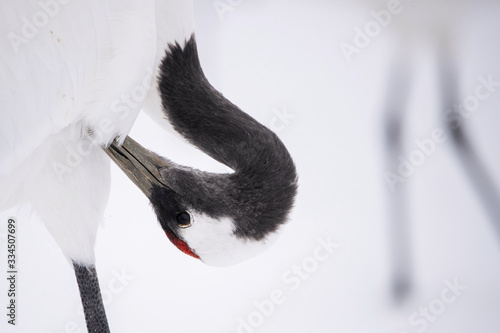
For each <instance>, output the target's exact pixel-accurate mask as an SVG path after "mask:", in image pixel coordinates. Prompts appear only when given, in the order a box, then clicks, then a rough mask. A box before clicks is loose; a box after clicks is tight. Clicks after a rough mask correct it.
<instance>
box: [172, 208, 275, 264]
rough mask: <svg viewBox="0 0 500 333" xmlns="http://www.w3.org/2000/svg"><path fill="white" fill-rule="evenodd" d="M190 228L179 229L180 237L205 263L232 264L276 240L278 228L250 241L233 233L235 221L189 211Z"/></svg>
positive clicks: (250, 256)
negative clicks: (190, 217)
mask: <svg viewBox="0 0 500 333" xmlns="http://www.w3.org/2000/svg"><path fill="white" fill-rule="evenodd" d="M191 216H192V219H193V222H192V225H191V226H190V227H189V228H186V229H180V231H179V234H180V236H181V238H182V239H183V240H184V241H185V242H186V243H187V244H189V247H190V248H191V249H192V250H193V251H194V252H195V253H196V254H197V255H198V256H199V257H200V259H201V260H202V261H203V262H204V263H205V264H207V265H211V266H221V267H223V266H231V265H234V264H237V263H240V262H242V261H245V260H247V259H250V258H252V257H255V256H256V255H258V254H260V253H262V252H264V251H265V250H266V249H267V248H269V247H270V246H271V245H273V244H274V243H275V241H276V240H277V239H278V235H279V230H278V231H277V232H275V233H272V234H269V235H268V236H267V237H266V239H264V240H260V241H253V240H250V239H243V238H239V237H237V236H236V235H235V234H234V230H235V224H234V221H233V220H232V219H230V218H228V217H223V218H220V219H215V218H212V217H210V216H207V215H205V214H202V213H198V212H192V213H191Z"/></svg>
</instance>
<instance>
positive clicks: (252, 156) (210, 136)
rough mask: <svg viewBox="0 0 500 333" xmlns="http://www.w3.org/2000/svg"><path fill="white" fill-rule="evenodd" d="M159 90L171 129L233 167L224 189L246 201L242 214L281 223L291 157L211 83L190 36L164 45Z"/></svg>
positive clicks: (291, 183) (290, 192) (291, 178)
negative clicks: (165, 48)
mask: <svg viewBox="0 0 500 333" xmlns="http://www.w3.org/2000/svg"><path fill="white" fill-rule="evenodd" d="M159 90H160V94H161V96H162V103H163V109H164V112H165V113H166V115H167V117H168V119H169V121H170V122H171V123H172V125H173V126H174V128H175V129H176V130H177V131H178V132H179V133H181V134H182V135H183V136H184V137H185V138H186V139H187V140H188V141H189V142H191V143H192V144H193V145H195V146H197V147H198V148H199V149H201V150H202V151H203V152H205V153H206V154H208V155H210V156H211V157H212V158H214V159H216V160H217V161H219V162H221V163H224V164H225V165H227V166H229V167H230V168H232V169H233V170H234V171H235V173H234V174H232V175H230V176H229V177H230V178H231V181H230V183H231V184H232V188H231V189H228V190H230V192H232V193H231V196H232V197H233V199H235V200H236V201H235V202H237V203H238V204H239V205H245V203H246V204H247V205H248V207H247V209H246V210H245V212H244V213H242V214H251V215H253V217H254V218H259V219H261V220H262V221H261V222H262V223H261V224H260V226H259V228H262V227H263V226H264V225H266V221H265V220H267V219H274V223H268V224H267V225H269V228H270V229H273V228H274V229H275V228H276V224H278V225H279V224H280V223H282V222H284V220H285V218H286V215H287V213H288V211H289V210H290V208H291V206H292V204H293V199H294V196H295V194H296V178H297V175H296V171H295V166H294V163H293V161H292V158H291V157H290V155H289V153H288V151H287V149H286V148H285V146H284V145H283V143H282V142H281V140H280V139H279V138H278V137H277V136H276V134H275V133H273V132H272V131H270V130H269V129H268V128H266V127H264V126H263V125H261V124H260V123H258V122H257V121H256V120H255V119H253V118H252V117H250V116H249V115H247V114H246V113H244V112H243V111H241V110H240V109H239V108H238V107H237V106H236V105H234V104H232V103H231V102H230V101H228V100H227V99H226V98H224V96H223V95H222V94H221V93H219V92H218V91H217V90H215V89H214V88H213V87H212V86H211V85H210V83H209V82H208V80H207V79H206V78H205V75H204V74H203V70H202V68H201V66H200V61H199V58H198V52H197V48H196V41H195V38H194V36H192V37H191V38H190V39H189V40H188V41H186V44H185V46H183V47H182V46H181V45H179V44H175V45H169V49H168V50H167V54H166V56H165V58H164V59H163V62H162V64H161V67H160V77H159ZM235 209H236V208H235ZM248 210H251V211H248ZM256 215H257V216H256ZM241 219H245V218H244V217H243V216H241ZM276 220H277V221H276ZM269 222H271V221H269ZM241 224H242V225H245V224H246V225H247V226H246V227H243V228H246V229H249V230H247V231H248V232H244V231H241V234H251V235H252V236H254V238H259V237H261V236H263V235H264V234H265V233H266V232H268V231H271V230H262V232H260V231H257V230H255V227H254V226H250V225H249V224H250V223H245V222H244V221H243V220H242V221H241ZM251 229H253V230H251ZM264 229H266V228H265V227H264Z"/></svg>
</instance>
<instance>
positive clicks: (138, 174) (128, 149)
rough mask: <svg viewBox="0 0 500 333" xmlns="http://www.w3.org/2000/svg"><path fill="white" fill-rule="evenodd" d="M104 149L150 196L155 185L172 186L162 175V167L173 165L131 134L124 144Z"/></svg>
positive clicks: (112, 145) (113, 144)
mask: <svg viewBox="0 0 500 333" xmlns="http://www.w3.org/2000/svg"><path fill="white" fill-rule="evenodd" d="M104 151H105V152H106V154H108V155H109V157H111V159H112V160H113V161H114V162H115V163H116V165H118V166H119V167H120V169H122V171H123V172H125V174H126V175H127V176H128V177H129V178H130V180H132V181H133V182H134V184H135V185H137V187H139V188H140V189H141V191H142V192H143V193H144V194H145V195H146V196H147V197H148V198H149V197H150V195H151V191H152V188H153V186H160V187H167V188H170V186H168V184H167V183H166V182H165V180H164V179H163V177H162V176H161V174H160V169H162V168H165V167H171V166H172V165H171V164H170V163H168V162H167V161H165V160H164V159H163V158H161V157H160V156H158V155H156V154H155V153H153V152H151V151H149V150H147V149H146V148H144V147H143V146H141V145H140V144H138V143H137V142H136V141H134V140H133V139H132V138H130V137H129V136H127V137H126V138H125V141H124V142H123V145H122V146H117V145H116V144H115V143H112V144H111V145H110V146H109V148H104Z"/></svg>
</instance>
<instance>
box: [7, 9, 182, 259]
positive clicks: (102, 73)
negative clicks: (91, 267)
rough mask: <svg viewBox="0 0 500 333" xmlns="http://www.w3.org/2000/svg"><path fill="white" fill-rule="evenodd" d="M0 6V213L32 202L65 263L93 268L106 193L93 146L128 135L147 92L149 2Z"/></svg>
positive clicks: (151, 43)
mask: <svg viewBox="0 0 500 333" xmlns="http://www.w3.org/2000/svg"><path fill="white" fill-rule="evenodd" d="M178 3H183V2H181V1H178ZM182 6H184V5H182ZM0 9H1V10H0V32H1V35H2V36H3V37H5V38H1V39H0V49H1V50H2V52H1V53H0V62H1V66H0V110H1V113H0V156H1V160H0V186H1V188H2V192H1V193H0V209H1V210H3V209H7V208H9V207H12V206H15V205H19V204H29V205H30V206H31V207H32V208H33V209H34V211H35V212H36V213H37V214H38V215H39V216H40V217H41V219H42V221H44V223H45V224H46V226H47V228H48V230H49V231H50V233H51V234H52V236H53V237H54V239H55V240H56V242H57V243H58V244H59V246H60V247H61V249H62V250H63V252H64V254H65V255H66V257H67V258H68V259H71V260H74V261H78V262H81V263H86V264H91V263H93V262H94V254H93V247H94V241H95V234H96V230H97V225H98V223H99V221H101V220H102V215H103V211H104V207H105V206H106V203H107V197H108V192H109V162H108V159H107V157H105V156H104V154H103V152H102V151H101V149H100V148H99V146H105V145H108V144H109V143H110V142H111V141H112V140H113V139H114V138H115V137H117V136H118V137H119V138H121V139H123V138H124V137H125V136H126V135H127V134H128V132H129V131H130V129H131V127H132V125H133V123H134V121H135V119H136V117H137V114H138V112H139V111H140V109H141V107H142V105H143V103H144V100H145V98H146V96H147V94H148V90H149V89H150V87H151V82H152V80H153V77H154V72H155V70H156V68H155V66H156V63H155V61H156V58H157V54H158V51H157V35H156V32H157V26H156V24H157V22H156V15H157V13H156V4H155V1H154V0H144V1H130V0H108V1H103V0H88V1H70V0H44V1H2V2H1V3H0ZM170 10H173V9H172V8H170ZM173 16H174V14H173V13H172V14H170V16H169V17H173ZM177 23H179V21H177ZM163 24H164V23H162V25H163ZM180 30H182V29H180ZM162 38H165V37H162Z"/></svg>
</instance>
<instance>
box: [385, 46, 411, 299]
mask: <svg viewBox="0 0 500 333" xmlns="http://www.w3.org/2000/svg"><path fill="white" fill-rule="evenodd" d="M407 55H408V53H407V54H403V55H402V54H398V55H397V56H396V57H395V61H394V62H393V63H392V68H391V70H390V74H389V75H390V76H389V78H388V86H387V96H386V101H385V106H384V110H383V111H384V124H383V125H384V132H385V140H384V143H385V163H386V165H385V170H388V171H391V172H396V170H398V167H399V164H400V161H399V158H398V157H399V156H400V155H402V154H403V135H402V132H403V126H404V118H405V114H406V110H407V108H408V99H409V92H410V85H411V82H410V81H411V73H410V61H409V59H408V57H407ZM387 192H388V195H387V198H388V206H389V207H388V219H389V250H390V255H391V264H392V267H391V270H392V272H391V292H392V296H393V298H394V299H395V300H396V301H398V302H399V301H402V300H404V299H405V298H406V296H407V295H408V293H409V292H410V290H411V285H412V260H411V257H412V256H411V244H410V218H409V214H408V200H407V186H406V185H405V183H404V182H399V183H397V184H395V187H394V188H392V189H388V191H387Z"/></svg>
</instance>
